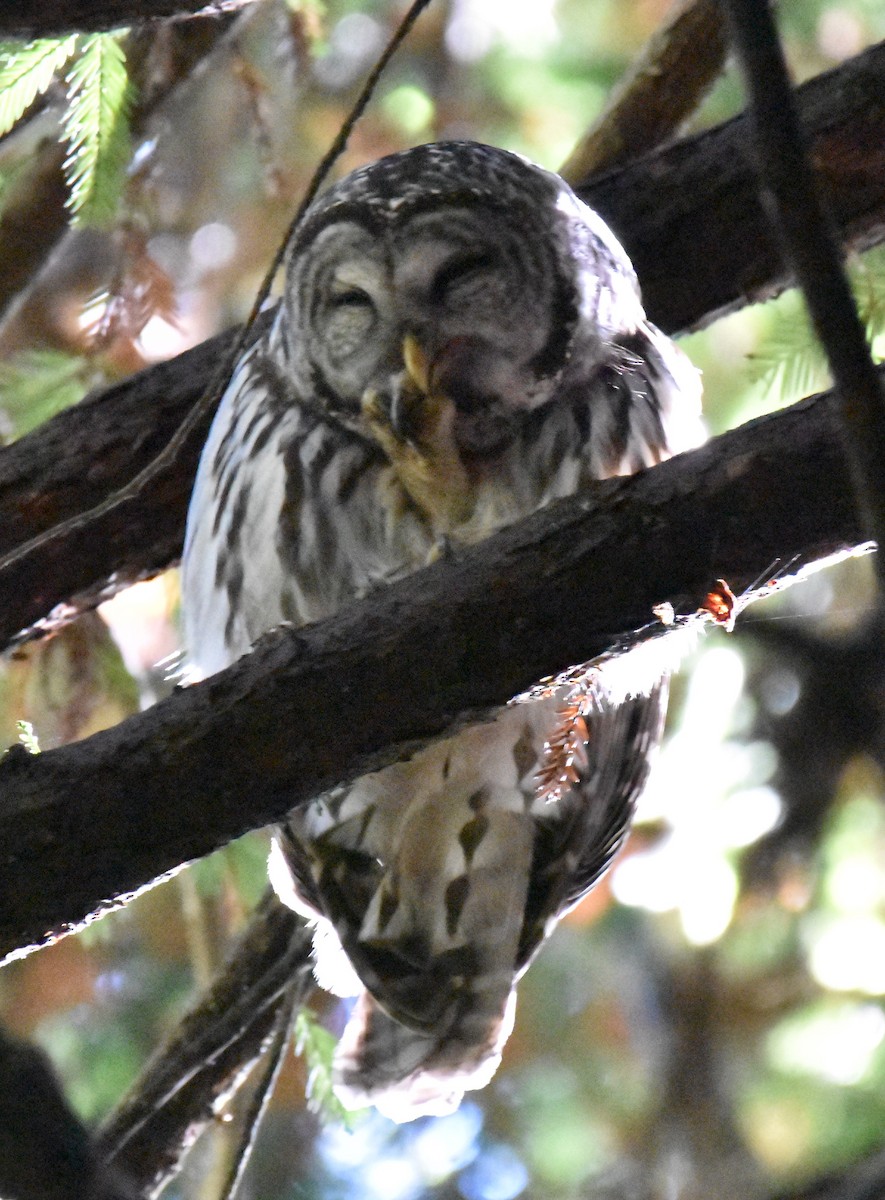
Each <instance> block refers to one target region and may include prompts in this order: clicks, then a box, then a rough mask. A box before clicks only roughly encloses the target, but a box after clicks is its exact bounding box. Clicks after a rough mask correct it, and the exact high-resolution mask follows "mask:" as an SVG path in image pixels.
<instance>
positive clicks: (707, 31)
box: [559, 0, 727, 183]
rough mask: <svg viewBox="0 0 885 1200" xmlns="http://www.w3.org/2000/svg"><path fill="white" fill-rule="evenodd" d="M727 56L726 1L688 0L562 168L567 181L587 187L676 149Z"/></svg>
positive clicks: (646, 48) (673, 14)
mask: <svg viewBox="0 0 885 1200" xmlns="http://www.w3.org/2000/svg"><path fill="white" fill-rule="evenodd" d="M726 50H727V44H726V38H725V30H724V28H723V20H722V10H721V8H720V5H719V0H681V3H679V4H677V5H675V7H674V8H673V10H672V11H671V12H670V13H669V14H668V16H667V20H666V21H665V22H664V24H663V25H662V26H661V27H660V28H659V29H657V30H655V32H654V33H653V34H652V36H651V38H649V40H648V42H647V43H646V45H645V46H644V47H643V48H642V51H641V52H640V54H639V57H638V58H637V59H636V61H635V62H634V63H632V64H631V66H630V68H629V70H628V71H627V72H626V74H625V75H624V76H623V78H622V79H621V80H620V81H619V83H618V85H617V86H616V87H615V88H614V90H613V91H612V93H611V95H610V96H609V99H608V103H607V104H606V107H605V111H604V112H603V113H602V115H601V116H600V118H599V120H598V121H597V122H596V123H595V124H594V126H593V128H592V129H590V130H589V131H588V133H587V134H586V135H585V136H584V137H583V138H582V139H581V140H580V141H579V142H578V144H577V146H575V148H574V150H573V151H572V153H571V154H570V155H569V157H568V159H567V160H566V162H565V164H564V165H563V166H562V167H561V168H560V171H559V173H560V175H562V177H563V179H567V180H568V181H569V182H570V183H575V182H576V181H578V180H580V179H587V178H588V177H589V176H591V175H594V174H597V173H598V172H600V171H604V170H608V169H610V168H611V167H614V166H617V165H618V163H622V162H627V161H629V160H630V159H635V158H638V157H639V156H640V154H645V153H646V152H647V151H649V150H653V149H654V148H655V147H657V146H660V145H661V144H663V143H664V142H665V141H669V139H670V138H672V137H673V136H674V134H675V133H676V132H677V130H678V129H679V127H680V126H681V125H682V123H683V122H684V121H685V120H686V119H687V118H688V117H690V116H691V114H692V113H693V112H694V110H695V109H696V108H697V106H698V104H699V103H700V101H701V99H702V98H703V96H704V95H705V93H706V92H707V91H708V89H709V88H710V86H711V84H712V83H713V81H714V80H715V79H716V76H717V75H718V74H719V73H720V71H721V70H722V67H723V64H724V63H725V56H726Z"/></svg>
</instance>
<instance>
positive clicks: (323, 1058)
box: [295, 1008, 365, 1129]
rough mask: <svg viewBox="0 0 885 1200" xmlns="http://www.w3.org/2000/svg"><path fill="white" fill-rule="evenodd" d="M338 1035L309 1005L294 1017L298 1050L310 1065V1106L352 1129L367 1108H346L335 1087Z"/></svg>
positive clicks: (330, 1120)
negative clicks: (334, 1056) (324, 1026)
mask: <svg viewBox="0 0 885 1200" xmlns="http://www.w3.org/2000/svg"><path fill="white" fill-rule="evenodd" d="M337 1040H338V1039H337V1038H336V1037H335V1035H334V1034H333V1033H330V1032H329V1031H328V1029H324V1028H323V1026H322V1025H321V1024H320V1023H319V1021H318V1020H317V1018H316V1016H315V1015H314V1013H312V1012H311V1010H310V1009H309V1008H301V1009H299V1010H298V1015H297V1016H296V1018H295V1053H296V1054H299V1055H301V1056H302V1057H303V1058H304V1061H305V1062H306V1064H307V1087H306V1089H305V1093H306V1096H307V1107H308V1108H309V1109H310V1111H311V1112H314V1113H317V1114H318V1116H319V1117H320V1118H321V1119H322V1120H323V1121H328V1122H330V1123H331V1122H337V1123H339V1124H343V1125H345V1126H346V1127H347V1128H348V1129H351V1128H352V1127H353V1125H354V1124H355V1122H356V1120H357V1119H358V1118H359V1117H360V1116H362V1114H363V1112H364V1111H365V1110H364V1109H356V1110H354V1109H349V1108H345V1107H344V1105H343V1104H342V1103H341V1101H340V1100H339V1099H338V1097H337V1096H336V1095H335V1091H334V1089H333V1087H332V1056H333V1055H334V1053H335V1045H336V1043H337Z"/></svg>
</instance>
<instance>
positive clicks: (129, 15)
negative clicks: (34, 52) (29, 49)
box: [0, 0, 252, 39]
mask: <svg viewBox="0 0 885 1200" xmlns="http://www.w3.org/2000/svg"><path fill="white" fill-rule="evenodd" d="M251 3H252V0H15V3H14V4H4V5H2V7H0V37H4V38H26V39H31V38H45V37H57V36H58V35H60V34H63V33H72V32H77V31H82V32H84V33H86V32H97V31H100V30H104V29H122V28H124V27H126V26H130V25H143V24H145V23H147V22H148V21H161V20H168V19H169V18H170V17H194V16H219V15H220V14H221V13H225V12H231V11H233V10H234V9H238V8H244V7H245V6H246V5H247V4H251Z"/></svg>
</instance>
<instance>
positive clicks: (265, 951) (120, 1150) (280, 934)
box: [95, 891, 313, 1196]
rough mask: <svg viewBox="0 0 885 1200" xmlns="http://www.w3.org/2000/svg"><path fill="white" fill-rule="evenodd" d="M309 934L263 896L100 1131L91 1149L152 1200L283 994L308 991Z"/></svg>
mask: <svg viewBox="0 0 885 1200" xmlns="http://www.w3.org/2000/svg"><path fill="white" fill-rule="evenodd" d="M310 942H311V933H310V931H309V930H308V929H307V927H306V926H305V924H304V922H303V921H302V920H301V919H300V918H299V917H296V915H295V914H294V913H293V912H291V911H289V909H286V908H284V907H283V906H282V904H280V902H279V901H278V900H277V898H276V896H275V895H274V894H273V893H272V892H270V891H268V892H267V893H266V894H265V896H264V899H263V900H262V901H261V903H260V904H259V905H258V907H257V908H256V910H255V913H254V914H253V916H252V919H251V921H250V923H249V925H248V926H247V928H246V929H245V930H244V931H243V934H242V936H241V938H240V940H239V942H238V944H237V946H236V947H235V949H234V951H233V952H232V954H231V955H230V957H229V959H228V961H227V963H226V965H225V966H224V967H223V968H222V970H221V971H220V972H219V974H218V977H217V978H216V980H215V981H214V983H213V984H212V986H211V987H210V988H209V989H208V991H207V992H206V993H205V994H204V995H202V996H201V997H200V998H199V999H198V1000H197V1002H196V1003H195V1004H194V1006H193V1007H192V1008H191V1010H190V1011H189V1012H188V1013H187V1015H186V1016H185V1017H184V1019H183V1020H182V1021H181V1023H180V1024H179V1025H178V1026H177V1027H176V1029H175V1031H174V1032H173V1034H172V1035H171V1037H170V1038H169V1039H168V1041H167V1042H166V1043H165V1045H163V1046H161V1047H160V1048H159V1049H158V1050H157V1052H156V1053H155V1054H154V1056H153V1058H152V1059H151V1061H150V1062H149V1063H148V1065H147V1067H146V1068H145V1070H144V1072H143V1073H142V1075H141V1077H140V1078H139V1080H138V1083H137V1085H136V1087H135V1088H134V1089H133V1091H132V1092H131V1093H130V1095H128V1096H125V1097H124V1098H123V1100H122V1101H121V1102H120V1104H119V1105H118V1106H117V1108H116V1109H115V1110H114V1112H113V1114H112V1115H111V1117H110V1118H109V1119H108V1121H107V1122H106V1123H105V1124H104V1125H103V1126H102V1128H101V1130H100V1131H99V1134H98V1137H97V1140H96V1144H95V1150H96V1155H97V1157H98V1158H99V1159H100V1160H101V1161H102V1162H104V1163H105V1164H106V1166H108V1167H111V1168H114V1169H119V1170H120V1171H124V1172H125V1174H126V1178H127V1179H129V1180H131V1181H132V1182H133V1184H135V1185H136V1186H137V1187H138V1189H139V1195H144V1196H154V1195H156V1193H157V1191H158V1190H159V1189H160V1188H162V1187H163V1186H164V1185H165V1183H167V1182H168V1180H169V1179H170V1178H171V1177H172V1176H173V1175H174V1174H175V1173H176V1172H177V1170H178V1168H179V1166H180V1163H181V1159H182V1157H183V1156H184V1154H185V1152H186V1151H187V1149H188V1148H189V1147H190V1146H191V1145H193V1143H194V1141H195V1140H196V1139H197V1137H199V1135H200V1133H201V1132H202V1131H203V1129H204V1128H205V1127H206V1126H207V1125H208V1124H209V1123H210V1122H211V1121H213V1120H214V1119H216V1116H217V1114H218V1111H219V1108H220V1107H221V1105H222V1103H223V1101H224V1099H225V1097H226V1096H227V1095H228V1094H229V1093H230V1092H231V1091H232V1090H233V1089H234V1088H235V1087H236V1086H237V1085H238V1083H239V1082H240V1081H241V1076H242V1075H243V1073H245V1072H247V1071H248V1070H249V1069H250V1068H251V1066H252V1065H253V1064H254V1063H255V1061H256V1060H257V1059H258V1057H259V1056H260V1054H261V1052H262V1049H263V1047H264V1045H265V1043H266V1041H267V1039H268V1037H269V1036H270V1035H271V1033H272V1030H273V1026H274V1023H275V1020H276V1019H277V1015H278V1013H279V1011H280V1008H281V1006H282V1004H283V1003H284V1001H285V997H286V994H287V993H291V989H292V988H293V987H294V988H295V989H296V992H297V996H298V999H299V1000H303V999H305V998H306V997H307V995H308V993H309V992H310V991H311V989H312V987H313V978H312V973H311V969H310Z"/></svg>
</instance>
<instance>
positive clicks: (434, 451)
mask: <svg viewBox="0 0 885 1200" xmlns="http://www.w3.org/2000/svg"><path fill="white" fill-rule="evenodd" d="M412 366H413V364H412V363H408V362H407V367H409V368H410V369H409V371H408V374H407V377H406V379H405V381H404V383H403V385H402V387H401V388H400V390H399V393H398V394H397V396H396V398H395V401H394V403H392V404H391V405H390V406H389V407H388V406H387V405H386V404H385V403H384V401H383V400H382V398H381V396H380V395H379V394H378V392H375V391H367V392H366V393H365V395H364V396H363V400H362V413H363V419H364V421H365V422H366V425H367V426H368V428H369V432H370V433H371V434H372V436H373V437H374V438H375V440H376V441H377V442H378V444H379V445H380V446H381V448H382V450H383V451H384V453H385V454H386V455H387V457H388V458H389V459H390V463H391V466H392V468H393V472H394V475H395V476H396V478H397V480H398V481H399V483H400V484H401V485H402V487H403V489H404V490H405V492H406V493H407V495H408V496H409V497H410V498H411V500H412V501H413V502H414V503H415V504H416V505H417V506H418V507H419V508H420V509H421V511H422V512H423V513H424V514H425V515H426V516H427V517H429V518H430V521H431V523H432V525H433V527H434V531H435V532H436V533H438V534H439V535H440V536H443V537H444V536H446V535H447V534H448V533H450V532H451V531H452V530H453V529H455V528H457V526H459V525H461V524H463V523H464V522H465V521H467V520H468V519H469V517H470V515H471V513H472V511H473V507H474V504H475V497H474V495H473V485H472V483H471V481H470V478H469V476H468V474H467V471H466V469H465V467H464V463H463V462H462V460H461V455H460V452H459V450H458V447H457V444H456V441H455V418H456V416H457V412H456V409H455V405H454V404H453V403H452V401H451V400H450V399H449V398H448V396H441V395H432V394H427V393H426V392H424V391H423V390H419V388H418V387H417V386H416V384H415V382H414V373H413V371H412V369H411V368H412Z"/></svg>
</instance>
